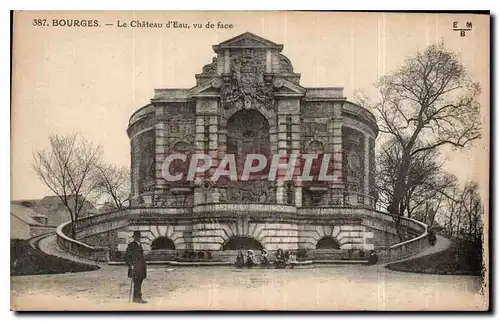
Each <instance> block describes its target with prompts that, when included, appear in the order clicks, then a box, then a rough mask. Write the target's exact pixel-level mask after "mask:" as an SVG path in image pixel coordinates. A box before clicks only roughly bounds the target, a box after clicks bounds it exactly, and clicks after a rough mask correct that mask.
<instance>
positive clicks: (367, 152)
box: [363, 133, 370, 205]
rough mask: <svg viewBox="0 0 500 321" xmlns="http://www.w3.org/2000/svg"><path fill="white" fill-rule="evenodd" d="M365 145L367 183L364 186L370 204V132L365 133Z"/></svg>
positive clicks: (365, 198)
mask: <svg viewBox="0 0 500 321" xmlns="http://www.w3.org/2000/svg"><path fill="white" fill-rule="evenodd" d="M364 141H365V146H363V147H364V148H363V149H364V152H363V156H364V157H363V158H364V165H365V166H364V178H365V184H364V186H363V194H365V195H364V200H365V204H366V205H370V197H369V196H370V136H369V135H368V134H366V133H365V134H364Z"/></svg>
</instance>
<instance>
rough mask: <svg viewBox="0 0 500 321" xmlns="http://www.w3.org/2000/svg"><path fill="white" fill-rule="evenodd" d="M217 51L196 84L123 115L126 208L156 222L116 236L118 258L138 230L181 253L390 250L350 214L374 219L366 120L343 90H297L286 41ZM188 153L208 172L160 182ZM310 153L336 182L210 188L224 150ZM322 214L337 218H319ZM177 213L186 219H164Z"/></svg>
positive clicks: (370, 121) (158, 95)
mask: <svg viewBox="0 0 500 321" xmlns="http://www.w3.org/2000/svg"><path fill="white" fill-rule="evenodd" d="M213 49H214V52H215V54H216V57H214V58H212V62H211V63H209V64H207V65H205V66H204V67H203V68H202V69H201V70H202V73H200V74H197V75H195V78H196V86H195V87H193V88H190V89H156V90H155V95H154V97H153V98H152V99H151V103H150V104H148V105H146V106H144V107H143V108H141V109H139V110H138V111H137V112H136V113H134V114H133V115H132V117H131V119H130V123H129V126H128V130H127V133H128V135H129V137H130V141H131V179H132V190H131V206H132V207H135V208H143V209H144V211H145V212H147V211H148V210H147V209H148V208H150V209H154V213H155V215H153V218H148V219H143V220H141V218H139V219H136V220H132V221H131V222H130V224H129V225H128V226H127V227H126V228H123V229H122V230H121V231H119V232H118V234H117V237H118V238H119V239H120V240H121V242H120V243H119V244H118V245H117V249H118V250H119V251H122V250H124V247H125V245H126V243H127V242H128V241H129V239H130V238H131V235H132V233H133V231H134V230H140V231H142V232H144V233H143V237H144V240H143V241H144V243H145V244H146V246H145V247H146V249H149V247H150V244H151V243H152V242H153V241H154V240H155V239H157V238H159V237H166V238H168V239H170V240H171V241H173V243H174V244H175V248H176V249H193V250H211V251H218V250H233V249H231V248H227V247H226V246H227V244H229V243H228V242H229V241H230V240H234V239H235V238H251V239H253V240H256V241H257V242H259V243H260V244H261V245H262V247H264V248H266V249H269V250H276V249H278V248H282V249H290V250H294V249H295V250H296V249H315V248H316V247H317V245H318V241H320V240H321V239H324V238H330V239H333V240H335V242H336V243H337V244H338V247H339V248H340V249H345V250H348V249H365V250H366V249H373V248H374V246H375V245H376V246H382V245H388V244H386V243H387V242H375V241H374V240H373V239H374V235H379V234H380V233H385V231H383V229H382V228H377V227H373V226H369V224H365V223H364V222H365V220H364V219H363V217H362V216H360V215H356V214H354V213H351V214H350V209H355V208H363V209H368V210H373V211H374V197H375V193H374V188H373V185H374V166H375V160H374V148H375V144H374V139H375V138H376V136H377V126H376V123H375V118H374V117H373V115H372V114H371V113H369V112H368V111H367V110H365V109H364V108H362V107H360V106H358V105H356V104H354V103H352V102H349V101H348V100H347V99H346V98H345V97H344V96H343V89H342V88H340V87H329V88H305V87H302V86H301V85H300V74H298V73H296V72H295V71H294V68H293V66H292V63H291V62H290V60H289V59H288V58H287V57H285V56H284V55H283V54H282V53H281V52H282V50H283V45H279V44H276V43H273V42H271V41H269V40H266V39H263V38H261V37H258V36H256V35H253V34H251V33H245V34H242V35H240V36H237V37H235V38H232V39H229V40H227V41H224V42H222V43H220V44H218V45H215V46H213ZM194 152H203V153H205V154H208V155H210V157H211V158H212V160H213V162H212V168H211V169H210V170H209V171H208V172H207V173H204V174H199V175H198V176H197V177H196V179H195V181H194V182H193V181H191V182H189V181H180V182H167V181H166V180H165V179H164V178H163V177H162V163H163V161H164V159H165V157H166V156H167V155H169V154H171V153H186V154H187V155H190V154H192V153H194ZM311 152H314V153H320V154H330V155H332V156H331V158H330V162H329V165H328V169H329V173H332V174H333V176H334V177H335V179H334V180H333V181H329V182H320V181H311V182H306V181H298V180H291V181H286V180H285V181H282V180H281V181H280V180H278V181H269V180H267V176H266V177H265V178H263V177H253V178H252V180H251V181H247V182H227V181H224V180H218V181H210V180H209V177H210V176H211V174H213V172H214V171H215V169H216V168H217V166H218V165H219V163H220V161H221V160H222V159H223V158H224V155H226V153H231V154H236V155H237V162H240V160H241V159H243V157H244V156H245V155H247V154H251V153H261V154H266V155H276V154H279V155H280V156H283V157H284V158H285V161H286V159H288V157H289V156H290V155H292V154H297V155H300V154H303V153H311ZM240 156H241V158H240ZM240 165H243V164H240V163H238V166H240ZM179 166H182V165H179ZM300 166H301V164H300V162H298V163H297V164H296V167H297V168H296V170H297V171H299V167H300ZM266 170H268V169H266ZM281 174H283V173H282V170H278V176H279V175H281ZM325 208H326V209H328V208H338V209H342V211H341V212H342V213H343V214H341V215H340V214H332V213H330V214H323V215H321V213H322V211H323V209H325ZM162 209H163V210H162ZM176 210H179V211H184V212H186V213H188V214H185V215H177V216H169V214H168V212H169V211H170V212H172V211H176ZM162 211H164V214H161V213H162ZM233 243H234V242H233ZM231 244H232V243H231Z"/></svg>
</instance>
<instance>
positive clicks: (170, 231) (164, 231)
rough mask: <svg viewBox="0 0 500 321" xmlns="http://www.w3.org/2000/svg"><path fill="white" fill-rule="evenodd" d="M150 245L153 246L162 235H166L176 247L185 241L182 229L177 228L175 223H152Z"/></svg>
mask: <svg viewBox="0 0 500 321" xmlns="http://www.w3.org/2000/svg"><path fill="white" fill-rule="evenodd" d="M148 234H149V245H150V246H152V244H153V243H152V242H153V241H154V240H156V239H158V238H160V237H166V238H168V239H170V240H171V241H172V242H173V243H174V246H175V248H179V246H180V245H181V244H182V243H183V242H184V238H183V234H182V231H179V230H175V228H174V226H173V225H152V226H150V227H149V233H148Z"/></svg>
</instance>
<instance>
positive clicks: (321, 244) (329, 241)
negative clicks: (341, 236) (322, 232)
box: [316, 236, 340, 250]
mask: <svg viewBox="0 0 500 321" xmlns="http://www.w3.org/2000/svg"><path fill="white" fill-rule="evenodd" d="M316 249H318V250H325V249H328V250H339V249H340V245H339V242H337V240H336V239H334V238H333V237H331V236H325V237H323V238H322V239H320V240H319V241H318V243H316Z"/></svg>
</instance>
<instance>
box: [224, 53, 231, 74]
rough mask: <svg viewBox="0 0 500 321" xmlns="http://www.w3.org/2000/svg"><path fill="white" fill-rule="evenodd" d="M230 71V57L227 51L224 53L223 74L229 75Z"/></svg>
mask: <svg viewBox="0 0 500 321" xmlns="http://www.w3.org/2000/svg"><path fill="white" fill-rule="evenodd" d="M230 71H231V56H230V53H229V50H226V51H224V73H225V74H229V72H230Z"/></svg>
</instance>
